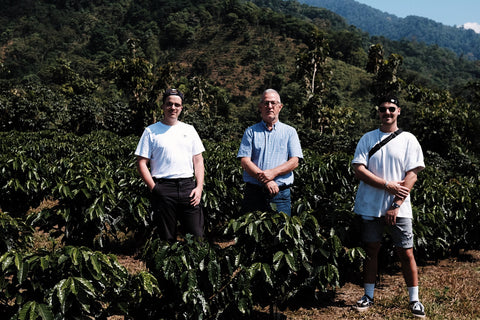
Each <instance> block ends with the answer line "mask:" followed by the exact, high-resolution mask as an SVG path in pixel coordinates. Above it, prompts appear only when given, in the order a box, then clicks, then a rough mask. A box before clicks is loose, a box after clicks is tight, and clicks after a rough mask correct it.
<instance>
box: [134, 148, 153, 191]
mask: <svg viewBox="0 0 480 320" xmlns="http://www.w3.org/2000/svg"><path fill="white" fill-rule="evenodd" d="M149 162H150V159H148V158H144V157H140V156H137V170H138V172H139V173H140V176H141V177H142V180H143V181H144V182H145V184H146V185H147V187H148V190H150V191H152V190H153V187H155V181H153V177H152V174H151V173H150V170H149V169H148V163H149Z"/></svg>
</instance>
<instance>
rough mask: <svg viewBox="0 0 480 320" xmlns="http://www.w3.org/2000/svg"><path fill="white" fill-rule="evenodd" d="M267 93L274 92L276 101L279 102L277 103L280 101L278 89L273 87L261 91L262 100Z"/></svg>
mask: <svg viewBox="0 0 480 320" xmlns="http://www.w3.org/2000/svg"><path fill="white" fill-rule="evenodd" d="M267 93H275V94H276V95H277V96H278V102H279V103H282V100H281V99H280V94H279V93H278V91H277V90H275V89H267V90H265V91H263V93H262V100H263V97H265V95H266V94H267Z"/></svg>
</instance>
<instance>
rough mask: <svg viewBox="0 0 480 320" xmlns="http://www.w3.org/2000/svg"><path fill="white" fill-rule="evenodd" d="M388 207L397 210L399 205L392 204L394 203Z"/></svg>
mask: <svg viewBox="0 0 480 320" xmlns="http://www.w3.org/2000/svg"><path fill="white" fill-rule="evenodd" d="M390 207H392V208H393V209H398V208H400V205H399V204H398V203H395V202H394V203H392V205H391V206H390Z"/></svg>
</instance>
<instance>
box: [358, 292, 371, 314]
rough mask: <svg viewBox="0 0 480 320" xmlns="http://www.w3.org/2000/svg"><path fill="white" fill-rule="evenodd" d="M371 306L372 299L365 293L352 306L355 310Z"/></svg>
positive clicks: (362, 309)
mask: <svg viewBox="0 0 480 320" xmlns="http://www.w3.org/2000/svg"><path fill="white" fill-rule="evenodd" d="M371 306H373V299H372V298H370V297H369V296H367V295H364V296H363V297H362V298H361V299H360V300H358V301H357V303H356V305H355V306H354V308H355V309H356V310H357V311H360V312H363V311H365V310H367V309H368V308H370V307H371Z"/></svg>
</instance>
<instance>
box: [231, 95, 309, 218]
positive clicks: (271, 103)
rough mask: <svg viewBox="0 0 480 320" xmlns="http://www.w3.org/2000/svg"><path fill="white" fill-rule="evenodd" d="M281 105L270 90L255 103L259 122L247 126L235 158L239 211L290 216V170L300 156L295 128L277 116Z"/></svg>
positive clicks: (291, 172)
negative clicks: (237, 161) (241, 187)
mask: <svg viewBox="0 0 480 320" xmlns="http://www.w3.org/2000/svg"><path fill="white" fill-rule="evenodd" d="M282 107H283V104H282V102H281V101H280V95H279V94H278V92H277V91H275V90H273V89H267V90H265V91H264V92H263V94H262V99H261V101H260V103H259V104H258V109H259V111H260V114H261V117H262V121H260V122H258V123H257V124H254V125H253V126H250V127H248V128H247V129H246V130H245V133H244V135H243V138H242V142H241V143H240V148H239V150H238V154H237V158H239V159H240V163H241V166H242V168H243V180H244V181H245V182H246V187H245V193H244V199H243V203H242V213H248V212H253V211H257V210H258V211H262V212H269V211H277V212H284V213H286V214H287V215H289V216H290V215H291V200H290V187H291V186H292V184H293V170H294V169H295V168H296V167H297V166H298V163H299V161H300V160H299V159H302V158H303V154H302V148H301V147H300V140H299V139H298V135H297V131H296V130H295V129H294V128H293V127H291V126H289V125H286V124H284V123H282V122H280V121H279V119H278V117H279V114H280V111H281V110H282Z"/></svg>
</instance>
